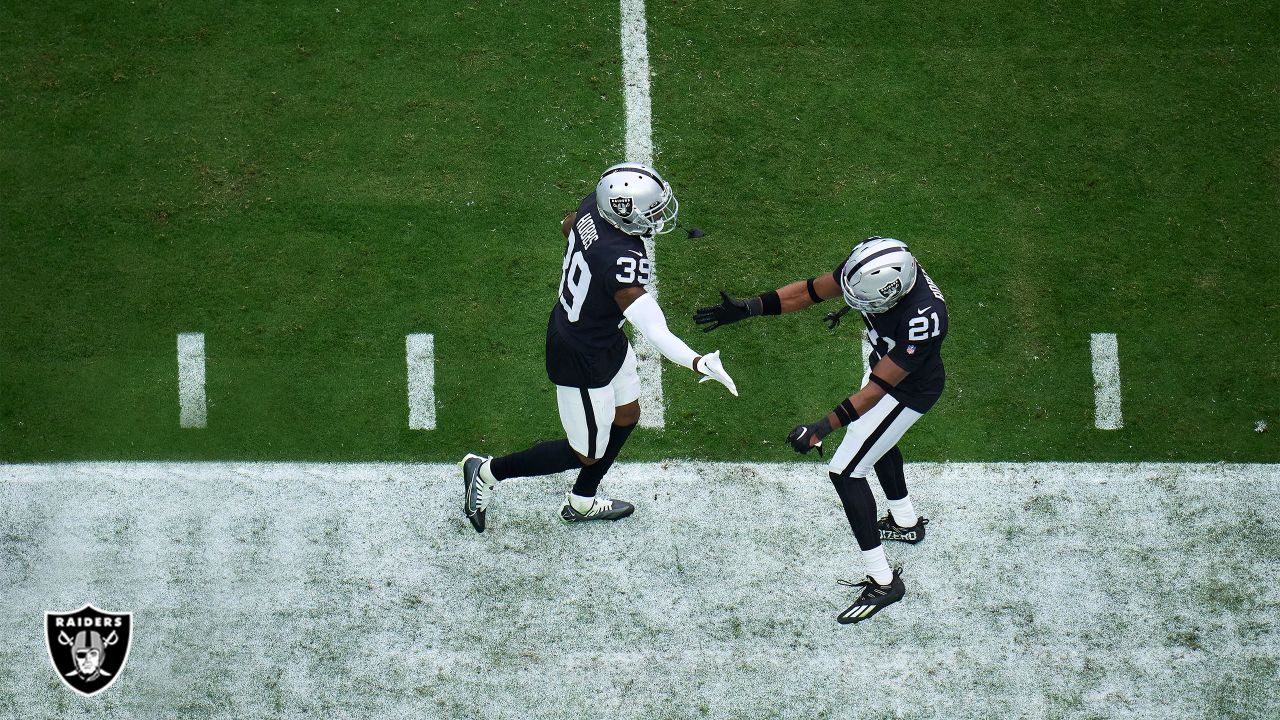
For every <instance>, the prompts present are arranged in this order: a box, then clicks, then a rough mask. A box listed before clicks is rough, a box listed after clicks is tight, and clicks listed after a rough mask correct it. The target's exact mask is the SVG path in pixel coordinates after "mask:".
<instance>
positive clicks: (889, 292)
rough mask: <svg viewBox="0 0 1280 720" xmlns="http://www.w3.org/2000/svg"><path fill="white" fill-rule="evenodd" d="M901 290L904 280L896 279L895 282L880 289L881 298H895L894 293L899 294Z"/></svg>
mask: <svg viewBox="0 0 1280 720" xmlns="http://www.w3.org/2000/svg"><path fill="white" fill-rule="evenodd" d="M901 289H902V280H901V279H895V280H894V281H893V282H891V283H889V284H888V285H885V286H884V287H882V288H880V297H883V298H891V297H893V295H894V293H896V292H898V291H899V290H901Z"/></svg>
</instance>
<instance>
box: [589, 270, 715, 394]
mask: <svg viewBox="0 0 1280 720" xmlns="http://www.w3.org/2000/svg"><path fill="white" fill-rule="evenodd" d="M614 300H615V301H617V303H618V307H620V308H622V314H623V316H625V317H626V318H627V320H629V321H631V324H632V325H634V326H636V328H637V329H638V330H639V331H640V332H641V333H643V334H644V336H645V337H646V338H648V339H649V342H651V343H653V346H654V347H656V348H658V351H659V352H661V353H662V354H663V355H665V356H666V358H667V359H668V360H670V361H671V362H673V363H675V364H677V365H683V366H684V367H687V368H689V369H690V370H693V371H694V372H697V373H700V374H702V375H703V376H704V377H703V378H702V380H700V381H699V382H705V381H707V380H715V381H716V382H718V383H720V384H721V385H724V386H725V387H727V388H729V392H731V393H733V394H734V395H735V396H736V395H737V394H738V386H737V385H735V384H734V382H733V378H731V377H729V373H727V372H725V370H724V365H722V364H721V363H720V351H719V350H717V351H715V352H713V353H708V354H706V355H699V354H698V353H696V352H694V351H693V350H692V349H691V348H690V347H689V346H688V345H686V344H685V343H684V341H683V340H681V339H680V338H678V337H676V336H675V335H674V334H673V333H672V332H671V330H670V329H669V328H668V327H667V318H666V316H665V315H663V314H662V308H660V307H658V301H657V300H654V299H653V296H652V295H650V294H649V293H647V292H645V291H644V288H640V287H629V288H623V289H622V290H619V291H618V292H617V293H616V294H615V295H614Z"/></svg>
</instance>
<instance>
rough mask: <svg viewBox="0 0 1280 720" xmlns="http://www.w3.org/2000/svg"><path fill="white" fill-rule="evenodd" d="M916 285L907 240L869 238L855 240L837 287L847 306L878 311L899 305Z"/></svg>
mask: <svg viewBox="0 0 1280 720" xmlns="http://www.w3.org/2000/svg"><path fill="white" fill-rule="evenodd" d="M915 284H916V259H915V256H913V255H912V254H911V251H910V250H908V249H907V245H906V243H904V242H902V241H900V240H894V239H893V238H881V237H872V238H867V239H866V240H863V241H862V242H860V243H858V245H857V247H855V248H854V249H853V254H851V255H850V256H849V259H848V260H846V261H845V263H844V267H843V268H841V270H840V290H841V291H842V292H843V293H844V301H845V303H847V304H848V305H849V307H851V308H853V309H854V310H857V311H859V312H864V313H870V314H875V313H881V312H884V311H885V310H888V309H889V308H891V307H893V306H894V305H897V304H898V301H899V300H901V299H902V298H903V297H904V296H906V294H907V293H909V292H911V288H913V287H915Z"/></svg>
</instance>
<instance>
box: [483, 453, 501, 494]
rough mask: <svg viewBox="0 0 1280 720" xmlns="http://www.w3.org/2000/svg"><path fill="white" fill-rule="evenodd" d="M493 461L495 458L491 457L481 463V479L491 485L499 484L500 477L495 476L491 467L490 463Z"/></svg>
mask: <svg viewBox="0 0 1280 720" xmlns="http://www.w3.org/2000/svg"><path fill="white" fill-rule="evenodd" d="M492 462H493V458H489V459H488V460H485V461H484V462H482V463H480V479H481V480H483V481H484V484H485V485H488V486H490V487H493V486H494V485H497V484H498V478H496V477H494V476H493V471H492V470H490V469H489V464H490V463H492Z"/></svg>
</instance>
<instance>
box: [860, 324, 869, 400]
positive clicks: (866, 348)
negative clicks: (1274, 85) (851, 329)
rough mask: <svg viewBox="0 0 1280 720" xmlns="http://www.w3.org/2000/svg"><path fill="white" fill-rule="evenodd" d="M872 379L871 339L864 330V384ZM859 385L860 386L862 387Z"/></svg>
mask: <svg viewBox="0 0 1280 720" xmlns="http://www.w3.org/2000/svg"><path fill="white" fill-rule="evenodd" d="M870 380H871V339H870V338H868V337H867V333H866V331H865V330H864V331H863V333H862V385H866V384H867V383H868V382H869V381H870ZM862 385H859V386H858V387H862Z"/></svg>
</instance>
